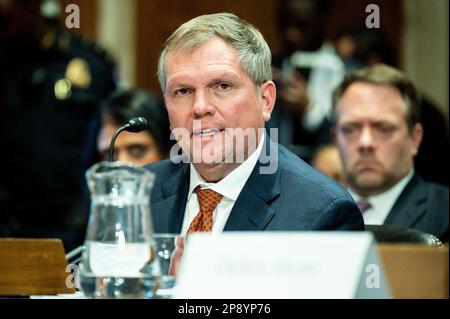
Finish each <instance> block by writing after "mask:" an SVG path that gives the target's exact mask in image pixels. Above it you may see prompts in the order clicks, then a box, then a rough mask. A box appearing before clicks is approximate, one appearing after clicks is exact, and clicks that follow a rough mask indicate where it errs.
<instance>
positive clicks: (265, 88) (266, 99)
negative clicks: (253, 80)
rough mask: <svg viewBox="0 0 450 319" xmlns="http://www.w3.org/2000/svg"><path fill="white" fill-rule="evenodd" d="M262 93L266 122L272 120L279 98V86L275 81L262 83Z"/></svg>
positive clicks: (263, 112)
mask: <svg viewBox="0 0 450 319" xmlns="http://www.w3.org/2000/svg"><path fill="white" fill-rule="evenodd" d="M260 94H261V100H262V114H263V119H264V122H267V121H269V120H270V115H271V114H272V111H273V107H274V105H275V100H276V98H277V88H276V86H275V83H273V81H267V82H264V83H263V84H261V85H260Z"/></svg>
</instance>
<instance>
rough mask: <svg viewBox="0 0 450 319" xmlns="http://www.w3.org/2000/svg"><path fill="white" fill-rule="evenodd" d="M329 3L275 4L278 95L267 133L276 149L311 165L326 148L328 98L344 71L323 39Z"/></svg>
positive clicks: (300, 0)
mask: <svg viewBox="0 0 450 319" xmlns="http://www.w3.org/2000/svg"><path fill="white" fill-rule="evenodd" d="M331 8H332V1H331V0H318V1H316V0H286V1H279V7H278V25H279V28H280V37H281V40H282V41H281V42H282V46H283V47H282V51H281V52H280V54H279V55H275V56H274V58H273V69H274V81H275V83H276V84H277V87H278V89H279V92H278V96H277V101H276V106H275V108H274V111H273V113H272V117H271V119H270V121H269V123H268V124H267V127H275V128H278V137H279V142H280V144H283V145H285V146H287V147H288V148H289V149H290V150H291V151H293V152H294V153H295V154H297V155H298V156H300V157H301V158H302V159H304V160H305V161H307V162H310V161H311V159H312V156H313V154H314V152H315V150H316V148H317V147H319V146H320V145H323V144H327V143H329V142H330V140H331V139H330V134H329V133H330V127H331V125H330V123H331V122H330V119H329V115H330V114H331V95H332V92H333V89H334V88H335V87H336V86H337V85H338V84H339V83H340V81H341V80H342V78H343V76H344V73H345V68H344V64H343V63H342V61H341V59H340V58H339V57H338V56H337V55H336V53H335V50H334V46H333V44H332V42H331V41H329V40H328V39H327V37H326V31H327V27H328V22H329V18H330V13H331Z"/></svg>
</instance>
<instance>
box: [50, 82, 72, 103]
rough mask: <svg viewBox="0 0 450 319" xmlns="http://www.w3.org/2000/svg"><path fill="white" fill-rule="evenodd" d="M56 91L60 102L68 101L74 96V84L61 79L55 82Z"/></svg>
mask: <svg viewBox="0 0 450 319" xmlns="http://www.w3.org/2000/svg"><path fill="white" fill-rule="evenodd" d="M54 90H55V97H56V98H57V99H58V100H66V99H68V98H70V96H71V95H72V84H71V83H70V81H69V80H67V79H60V80H58V81H56V82H55V88H54Z"/></svg>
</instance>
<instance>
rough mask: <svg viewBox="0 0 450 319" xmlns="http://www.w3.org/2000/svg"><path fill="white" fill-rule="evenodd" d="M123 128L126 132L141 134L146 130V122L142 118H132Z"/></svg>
mask: <svg viewBox="0 0 450 319" xmlns="http://www.w3.org/2000/svg"><path fill="white" fill-rule="evenodd" d="M124 127H125V130H126V131H128V132H134V133H137V132H141V131H143V130H145V129H146V128H147V120H146V119H145V118H144V117H142V116H139V117H133V118H132V119H131V120H129V121H128V122H127V124H125V126H124Z"/></svg>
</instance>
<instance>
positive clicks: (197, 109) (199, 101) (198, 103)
mask: <svg viewBox="0 0 450 319" xmlns="http://www.w3.org/2000/svg"><path fill="white" fill-rule="evenodd" d="M214 113H215V108H214V106H213V104H212V103H211V98H210V97H208V92H206V91H200V90H198V91H196V92H195V100H194V106H193V108H192V115H193V117H194V118H202V117H205V116H207V115H214Z"/></svg>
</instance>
